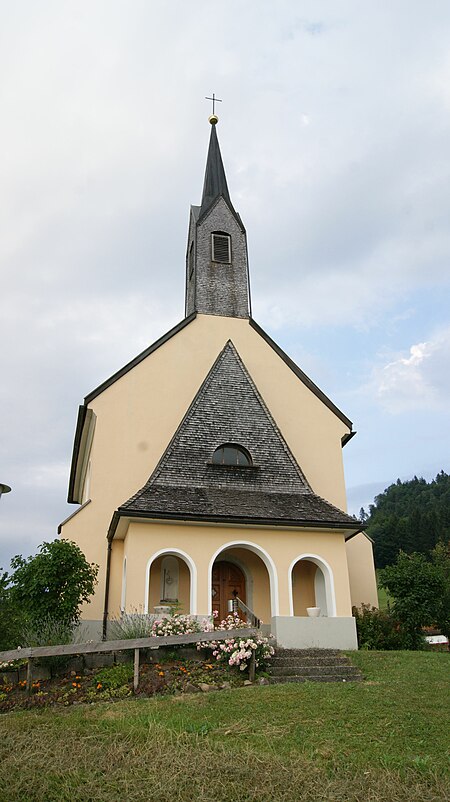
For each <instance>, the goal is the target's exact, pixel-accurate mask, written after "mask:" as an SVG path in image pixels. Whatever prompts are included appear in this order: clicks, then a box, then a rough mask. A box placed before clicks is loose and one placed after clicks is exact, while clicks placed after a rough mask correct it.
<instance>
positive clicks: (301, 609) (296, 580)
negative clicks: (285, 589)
mask: <svg viewBox="0 0 450 802" xmlns="http://www.w3.org/2000/svg"><path fill="white" fill-rule="evenodd" d="M317 570H318V568H317V565H315V563H312V562H310V561H309V560H301V561H300V562H299V563H297V565H295V566H294V570H293V571H292V596H293V602H294V615H307V612H306V608H307V607H315V606H316V594H315V590H314V578H315V576H316V571H317Z"/></svg>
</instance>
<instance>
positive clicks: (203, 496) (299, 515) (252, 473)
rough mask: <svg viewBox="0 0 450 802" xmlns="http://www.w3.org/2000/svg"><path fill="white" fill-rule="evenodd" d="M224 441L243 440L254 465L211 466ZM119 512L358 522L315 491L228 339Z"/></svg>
mask: <svg viewBox="0 0 450 802" xmlns="http://www.w3.org/2000/svg"><path fill="white" fill-rule="evenodd" d="M226 442H234V443H238V444H239V445H242V446H244V447H245V448H246V449H247V450H248V451H249V452H250V454H251V456H252V459H253V465H252V466H251V467H248V466H246V467H244V466H242V467H241V466H225V465H213V464H212V463H211V458H212V455H213V453H214V450H215V448H217V447H218V446H220V445H221V444H222V443H226ZM120 515H123V516H126V517H127V516H129V517H144V518H145V517H148V518H169V519H183V520H205V521H206V520H207V521H224V522H241V523H251V522H260V523H266V524H272V525H275V524H276V525H280V524H281V525H287V526H293V525H294V526H299V525H310V526H321V527H325V528H338V529H342V528H344V529H351V530H353V531H354V530H355V528H357V527H358V522H356V521H355V520H354V519H353V518H350V516H348V515H346V514H345V513H343V512H342V511H341V510H338V509H337V508H336V507H333V505H331V504H329V503H328V502H326V501H324V500H323V499H321V498H319V497H318V496H316V495H315V494H314V493H313V491H312V490H311V487H310V486H309V484H308V482H307V480H306V478H305V476H304V474H303V472H302V470H301V468H300V467H299V465H298V464H297V462H296V460H295V458H294V456H293V455H292V453H291V451H290V449H289V447H288V445H287V443H286V442H285V440H284V438H283V436H282V435H281V432H280V431H279V430H278V428H277V426H276V423H275V421H274V420H273V418H272V416H271V414H270V412H269V410H268V409H267V407H266V405H265V403H264V401H263V399H262V398H261V396H260V394H259V392H258V390H257V388H256V387H255V385H254V383H253V381H252V379H251V377H250V375H249V373H248V372H247V370H246V368H245V366H244V364H243V362H242V360H241V358H240V356H239V354H238V352H237V350H236V348H235V347H234V345H233V343H232V342H231V341H230V340H229V341H228V342H227V344H226V345H225V347H224V349H223V350H222V352H221V353H220V355H219V356H218V358H217V359H216V361H215V363H214V365H213V367H212V368H211V370H210V372H209V373H208V375H207V377H206V379H205V381H204V382H203V384H202V386H201V387H200V389H199V391H198V393H197V395H196V397H195V399H194V401H193V402H192V404H191V406H190V408H189V410H188V412H187V413H186V415H185V417H184V419H183V421H182V422H181V424H180V426H179V428H178V430H177V432H176V433H175V435H174V437H173V438H172V441H171V442H170V444H169V446H168V447H167V449H166V451H165V453H164V454H163V456H162V458H161V460H160V462H159V464H158V465H157V467H156V468H155V470H154V472H153V474H152V475H151V477H150V479H149V480H148V482H147V483H146V485H145V486H144V487H143V488H142V489H141V490H140V491H139V492H138V493H136V494H135V495H134V496H133V497H132V498H130V499H129V500H128V501H127V502H125V504H123V505H122V506H121V507H120V508H119V510H118V515H117V514H116V516H115V521H116V524H117V521H118V517H119V516H120ZM113 529H115V526H114V527H113ZM113 534H114V532H113V531H111V536H113Z"/></svg>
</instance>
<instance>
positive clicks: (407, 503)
mask: <svg viewBox="0 0 450 802" xmlns="http://www.w3.org/2000/svg"><path fill="white" fill-rule="evenodd" d="M366 523H367V534H368V535H369V536H370V537H371V538H372V539H373V541H374V554H375V562H376V565H377V568H383V567H385V566H386V565H391V564H392V563H394V562H395V560H396V558H397V555H398V553H399V552H400V551H404V552H406V553H408V554H410V553H413V552H420V553H421V554H428V555H429V554H430V553H431V551H432V550H433V549H434V547H435V546H436V544H437V543H446V542H448V540H449V539H450V476H449V475H447V474H446V473H444V471H441V472H440V473H438V475H437V476H436V479H434V480H433V481H432V482H426V481H425V479H418V478H417V476H414V478H413V479H411V480H409V481H407V482H401V481H400V479H398V480H397V482H396V483H395V484H392V485H390V487H388V488H386V490H385V491H384V492H383V493H380V495H378V496H376V498H375V500H374V503H373V504H371V505H370V507H369V516H368V517H367V519H366Z"/></svg>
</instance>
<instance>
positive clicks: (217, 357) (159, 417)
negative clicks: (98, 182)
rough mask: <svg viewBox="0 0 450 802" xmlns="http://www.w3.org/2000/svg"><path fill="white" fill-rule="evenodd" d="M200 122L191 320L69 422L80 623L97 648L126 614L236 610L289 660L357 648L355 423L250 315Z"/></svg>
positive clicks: (217, 165) (240, 247) (235, 224)
mask: <svg viewBox="0 0 450 802" xmlns="http://www.w3.org/2000/svg"><path fill="white" fill-rule="evenodd" d="M210 122H211V137H210V143H209V150H208V157H207V164H206V172H205V179H204V186H203V196H202V202H201V205H200V206H193V207H191V214H190V223H189V233H188V243H187V252H186V310H185V314H186V316H185V318H184V319H183V320H182V321H181V323H179V324H178V325H177V326H175V327H174V328H173V329H172V330H171V331H169V332H168V333H167V334H165V335H164V336H163V337H161V338H160V339H159V340H158V341H157V342H156V343H154V344H153V345H151V346H150V347H149V348H147V349H146V350H145V351H144V352H143V353H142V354H140V355H139V356H137V357H136V358H135V359H134V360H132V361H131V362H130V363H129V364H128V365H126V366H125V367H124V368H122V369H121V370H119V371H118V372H117V373H116V374H114V376H112V377H111V378H110V379H108V380H107V381H105V382H104V383H103V384H101V385H100V386H99V387H98V388H97V389H96V390H94V391H93V392H91V393H90V394H89V395H88V396H87V397H86V398H85V401H84V404H83V405H82V406H81V407H80V408H79V414H78V421H77V427H76V433H75V441H74V449H73V457H72V466H71V474H70V480H69V496H68V501H69V502H72V503H76V504H79V505H80V506H79V507H78V509H77V510H76V511H75V513H73V514H72V515H71V516H70V517H69V518H68V519H67V520H66V521H64V522H63V523H62V524H61V525H60V527H59V530H58V531H59V533H60V535H61V536H62V537H64V538H67V539H69V540H73V541H75V542H76V543H77V544H78V545H79V546H80V548H81V549H82V551H83V552H84V554H85V555H86V558H87V559H88V560H89V561H90V562H95V563H97V564H98V565H99V568H100V570H99V583H98V586H97V589H96V593H95V595H94V597H93V598H92V600H91V602H90V603H89V604H88V605H86V606H85V607H84V609H83V622H84V623H85V624H89V627H90V632H91V636H92V637H96V636H99V635H100V634H101V633H102V632H103V634H106V633H107V624H108V621H109V620H110V619H111V617H117V616H119V615H120V613H121V612H122V611H126V612H135V611H138V612H139V611H141V612H150V613H152V612H153V611H154V608H155V607H156V606H158V605H160V604H162V603H165V604H175V605H176V606H177V609H179V610H180V611H181V612H184V613H190V614H191V615H196V616H206V615H211V614H212V612H213V611H214V610H217V611H218V613H219V615H220V616H224V615H226V613H227V609H228V601H229V600H230V599H232V598H235V597H239V598H240V599H242V601H243V602H244V603H245V604H246V605H247V607H249V608H250V609H251V610H252V611H253V612H254V614H255V615H256V616H257V617H258V618H260V619H261V620H262V621H263V622H264V624H265V625H266V626H267V628H270V630H271V632H272V634H273V635H274V636H275V637H276V639H277V641H278V643H279V644H280V645H282V646H286V647H297V648H302V647H304V648H306V647H309V646H318V647H323V648H356V631H355V622H354V618H353V617H352V605H357V606H359V605H361V603H368V604H372V605H377V591H376V580H375V571H374V564H373V556H372V544H371V542H370V540H369V539H368V538H367V537H366V535H365V534H364V532H363V531H362V529H363V527H362V525H361V522H359V521H357V520H356V519H354V518H353V517H351V516H349V515H348V514H347V513H346V512H345V510H346V493H345V482H344V470H343V459H342V448H343V446H344V445H345V444H346V442H348V441H349V440H350V438H351V437H352V435H353V431H352V423H351V421H350V420H349V419H348V418H347V417H346V416H345V415H344V414H343V413H342V412H341V411H340V410H339V409H338V408H337V407H336V406H335V405H334V404H333V403H332V401H330V400H329V399H328V398H327V397H326V396H325V394H324V393H322V391H321V390H319V388H318V387H316V385H315V384H314V383H313V382H312V381H311V379H309V378H308V377H307V376H306V375H305V374H304V373H303V371H302V370H301V369H300V368H299V367H298V366H297V365H295V363H294V362H293V361H292V360H291V359H290V358H289V357H288V356H287V355H286V354H285V353H284V352H283V351H282V349H281V348H280V347H279V346H278V345H277V344H276V343H275V342H274V341H273V340H272V339H271V338H270V337H269V335H267V334H266V333H265V332H264V331H263V329H262V328H261V327H260V326H259V325H258V324H257V323H256V322H255V321H254V319H253V318H252V316H251V307H250V292H249V280H248V260H247V240H246V232H245V228H244V226H243V223H242V220H241V218H240V216H239V214H238V213H237V212H236V211H235V209H234V207H233V204H232V202H231V198H230V194H229V191H228V186H227V181H226V176H225V171H224V167H223V163H222V158H221V154H220V149H219V143H218V139H217V132H216V125H217V117H215V116H214V115H213V116H212V117H211V118H210ZM308 608H319V609H320V613H319V615H318V617H316V618H312V617H310V615H308V612H307V610H308ZM316 612H317V610H316Z"/></svg>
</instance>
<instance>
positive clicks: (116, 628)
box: [108, 611, 154, 640]
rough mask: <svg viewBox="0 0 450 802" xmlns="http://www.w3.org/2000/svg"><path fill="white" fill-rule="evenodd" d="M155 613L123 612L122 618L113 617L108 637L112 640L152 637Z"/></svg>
mask: <svg viewBox="0 0 450 802" xmlns="http://www.w3.org/2000/svg"><path fill="white" fill-rule="evenodd" d="M153 621H154V616H153V615H147V614H146V613H138V612H137V611H134V612H132V613H122V615H121V616H120V618H111V620H110V622H109V627H108V637H110V638H111V640H134V639H135V638H150V637H151V634H152V624H153Z"/></svg>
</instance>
